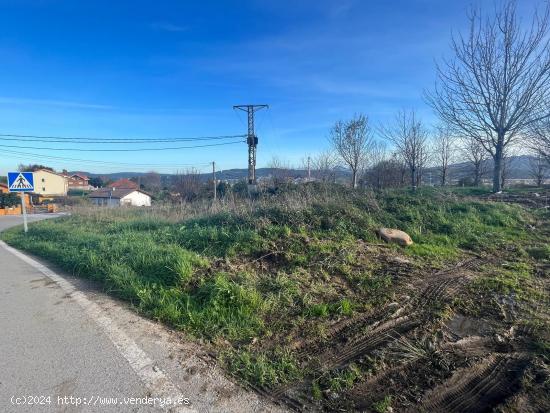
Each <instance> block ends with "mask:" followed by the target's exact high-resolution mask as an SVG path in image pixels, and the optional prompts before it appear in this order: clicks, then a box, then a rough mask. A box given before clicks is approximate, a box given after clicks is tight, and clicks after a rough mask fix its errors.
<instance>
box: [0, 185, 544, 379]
mask: <svg viewBox="0 0 550 413" xmlns="http://www.w3.org/2000/svg"><path fill="white" fill-rule="evenodd" d="M222 209H223V208H222ZM532 219H533V218H532V217H531V215H530V214H529V213H528V212H526V211H525V210H524V209H522V208H520V207H516V206H511V205H506V204H503V203H483V202H477V201H474V200H472V199H466V198H463V197H462V196H460V195H457V194H455V193H450V192H442V193H440V192H437V191H435V190H421V191H418V192H417V193H414V194H413V193H410V192H408V191H403V190H393V191H387V192H382V193H378V194H374V193H371V192H362V191H350V190H348V189H345V188H341V187H337V186H336V187H333V188H330V189H328V190H327V189H326V188H325V189H323V187H319V186H316V185H308V186H306V187H299V188H298V187H297V188H290V189H288V190H287V191H284V192H280V193H278V194H276V195H273V196H266V197H264V198H260V199H258V200H256V201H255V203H254V204H246V205H244V206H238V207H233V208H229V207H227V208H225V210H222V211H221V212H217V213H203V214H195V215H194V216H191V217H189V218H186V219H183V218H180V215H177V218H175V217H171V216H170V214H169V212H167V211H166V210H162V211H160V212H159V213H158V214H157V215H155V214H154V213H152V212H148V211H147V210H146V209H144V210H133V209H129V210H106V209H100V210H97V211H95V212H94V211H92V212H90V211H89V210H88V212H86V213H81V214H79V213H75V214H74V215H72V216H68V217H64V218H60V219H57V220H46V221H42V222H39V223H33V224H32V225H30V228H29V232H28V234H27V235H24V234H23V233H22V231H21V229H20V228H14V229H12V230H10V231H7V232H5V233H3V234H2V235H1V236H2V238H3V239H4V240H5V241H6V242H8V243H9V244H11V245H13V246H15V247H17V248H20V249H23V250H27V251H29V252H32V253H33V254H36V255H37V256H40V257H43V258H45V259H47V260H49V261H51V262H53V263H55V264H57V265H58V266H60V267H61V268H63V269H64V270H66V271H68V272H70V273H72V274H75V275H78V276H81V277H86V278H90V279H93V280H95V281H97V282H99V283H100V284H101V285H102V286H103V287H104V288H105V290H106V291H108V292H110V293H111V294H114V295H116V296H118V297H121V298H123V299H125V300H128V301H129V302H131V303H132V305H133V306H134V307H135V308H136V310H137V311H139V312H141V313H142V314H145V315H147V316H148V317H151V318H153V319H156V320H159V321H161V322H164V323H166V324H168V325H170V326H171V327H173V328H176V329H180V330H183V331H186V332H188V333H189V334H192V335H193V336H196V337H200V338H203V339H206V340H208V341H209V342H210V343H211V345H212V346H213V347H215V348H216V349H218V350H220V351H221V353H220V354H222V356H221V357H222V358H223V360H224V364H225V365H226V366H227V368H228V369H229V370H230V371H231V372H233V373H234V374H237V375H239V376H240V377H242V378H243V379H244V380H247V381H250V382H253V383H256V384H276V383H283V382H287V381H292V380H295V379H296V378H298V377H301V376H302V375H303V374H305V373H306V372H304V371H302V370H301V369H300V368H299V367H298V366H299V363H298V361H297V360H296V358H295V356H294V355H293V354H292V352H291V351H287V350H286V349H285V348H286V346H287V345H288V343H289V342H290V341H291V340H293V339H299V338H305V339H312V338H313V339H315V338H318V339H322V338H323V331H325V330H326V327H327V325H328V323H330V322H331V321H333V320H336V319H343V318H347V317H352V316H353V315H354V314H356V313H358V312H364V311H368V310H369V309H371V308H374V307H376V306H379V305H383V304H384V303H387V302H389V301H390V300H392V299H394V295H395V289H396V288H397V286H398V285H399V280H398V279H396V277H395V276H394V275H391V274H389V273H388V271H387V267H386V265H387V264H386V263H384V262H381V261H379V260H378V259H377V255H376V254H377V253H376V252H375V251H374V252H373V251H372V250H369V249H365V247H364V245H365V243H367V244H368V243H376V244H377V243H380V242H381V241H380V240H378V239H377V237H376V234H375V230H376V229H377V228H378V227H380V226H384V227H393V228H398V229H401V230H404V231H406V232H408V233H409V234H410V235H411V236H412V238H413V240H414V242H415V244H414V245H413V246H412V247H410V248H408V249H405V250H403V249H402V248H400V247H397V246H390V248H389V249H387V251H388V252H392V251H393V252H402V253H404V254H406V255H407V256H408V257H409V259H411V260H412V264H411V265H412V267H413V268H424V269H429V268H432V267H439V266H442V265H444V264H445V263H447V262H449V261H454V260H457V259H459V258H460V257H461V256H462V255H464V254H465V253H466V252H468V251H475V252H476V253H481V252H487V253H491V252H495V251H499V250H500V249H502V248H504V247H505V246H507V245H510V244H517V243H521V242H523V241H524V240H528V239H529V234H528V233H527V231H526V229H525V228H526V225H527V224H528V223H529V222H531V220H532ZM525 255H526V257H529V256H530V257H533V258H540V257H548V247H547V245H545V244H544V243H543V242H539V244H537V246H534V247H532V248H531V249H528V250H527V252H526V254H525ZM526 259H527V258H526ZM510 271H512V272H513V274H514V275H512V272H510ZM525 271H527V269H526V268H523V267H521V268H520V267H517V268H514V269H510V270H503V272H499V273H495V274H494V275H491V276H490V277H488V279H487V280H484V281H482V284H480V285H479V288H486V289H491V290H494V291H501V292H507V291H511V290H513V291H521V289H520V287H521V283H522V282H523V280H524V277H526V276H527V275H526V274H525V273H524V272H525ZM341 373H342V375H343V376H341V377H340V376H338V377H334V378H333V385H334V386H341V385H343V386H345V385H347V383H350V382H351V383H353V381H354V380H355V379H357V377H355V378H353V377H352V376H353V374H354V372H349V371H344V372H341ZM331 386H332V385H331Z"/></svg>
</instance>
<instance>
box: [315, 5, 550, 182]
mask: <svg viewBox="0 0 550 413" xmlns="http://www.w3.org/2000/svg"><path fill="white" fill-rule="evenodd" d="M468 19H469V30H468V31H467V33H466V34H464V35H463V34H458V35H454V36H453V37H452V39H451V51H452V57H451V58H450V59H446V60H443V61H441V62H439V63H438V65H437V69H436V70H437V81H436V84H435V86H434V87H433V88H432V89H431V90H428V91H426V92H425V99H426V102H427V103H428V104H429V105H430V106H431V108H432V109H433V110H434V112H435V113H436V115H437V117H438V118H439V124H438V125H437V126H436V127H434V128H428V127H427V126H426V125H425V124H424V123H423V122H422V120H421V119H419V117H418V115H417V112H416V111H415V110H401V111H399V112H398V113H397V114H396V115H395V117H394V120H393V121H392V122H390V123H388V124H384V125H377V126H373V125H372V124H371V122H370V121H369V118H368V116H367V115H366V114H362V113H360V114H356V115H355V116H353V117H352V118H351V119H349V120H339V121H337V122H336V123H335V124H334V126H333V127H332V128H331V130H330V132H329V141H330V143H331V146H332V148H333V150H334V156H333V157H334V158H335V159H332V157H331V155H329V154H327V153H323V154H320V155H319V156H318V158H316V159H315V160H314V161H313V164H314V165H315V164H318V165H317V166H318V168H317V170H318V171H319V172H320V173H321V175H323V176H327V173H328V170H330V168H331V167H332V168H333V167H334V165H330V164H331V163H334V162H337V161H338V160H339V161H340V162H343V163H344V164H345V165H346V166H347V167H349V169H350V170H351V174H352V176H351V186H352V187H357V186H358V185H359V183H360V180H361V176H362V177H363V179H365V180H366V181H368V182H369V185H372V186H379V187H387V186H397V185H403V184H404V182H405V180H408V181H409V185H410V187H411V188H412V189H413V190H415V189H416V188H417V187H418V186H419V185H420V183H421V182H422V176H423V172H424V170H425V169H426V167H427V166H428V165H431V166H435V167H436V168H437V169H438V171H439V174H438V175H439V177H438V178H439V180H440V182H439V183H440V184H441V185H446V184H448V181H449V175H448V171H449V166H450V165H451V163H452V162H454V161H456V160H463V161H467V162H468V164H469V165H471V175H472V181H473V184H474V185H476V186H477V185H479V184H480V183H481V179H482V177H483V176H484V175H485V173H486V172H487V171H486V170H485V168H486V165H487V160H488V159H490V160H492V165H493V170H492V174H491V175H492V189H493V191H494V192H499V191H501V190H502V188H503V185H504V180H505V178H506V174H507V173H509V159H510V157H511V156H513V155H514V148H517V146H518V144H521V147H522V149H523V150H524V149H526V148H528V149H529V150H530V153H532V154H534V156H535V158H534V159H535V161H533V162H532V165H531V170H532V175H533V178H534V179H535V181H536V183H537V184H539V185H540V184H541V183H542V182H543V180H544V177H545V174H546V171H547V169H548V165H549V162H550V47H549V46H550V30H549V28H550V5H547V6H546V7H545V9H544V10H543V11H539V10H536V9H535V11H534V12H533V15H532V17H531V19H530V21H529V24H527V25H523V24H520V19H519V18H518V15H517V7H516V3H515V1H506V2H504V3H503V4H502V5H501V7H500V8H498V7H497V8H496V9H495V13H494V14H492V15H483V14H482V13H481V12H480V11H479V10H477V9H473V10H472V11H471V13H470V15H469V16H468ZM387 145H390V146H391V148H392V149H391V151H388V150H387V149H386V147H387Z"/></svg>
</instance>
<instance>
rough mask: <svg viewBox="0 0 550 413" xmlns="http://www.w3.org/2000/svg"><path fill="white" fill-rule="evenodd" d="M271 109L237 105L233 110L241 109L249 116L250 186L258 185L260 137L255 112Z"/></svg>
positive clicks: (262, 106)
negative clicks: (257, 170) (256, 132)
mask: <svg viewBox="0 0 550 413" xmlns="http://www.w3.org/2000/svg"><path fill="white" fill-rule="evenodd" d="M264 108H269V106H268V105H235V106H233V109H239V110H242V111H243V112H246V113H247V115H248V135H247V139H246V143H247V144H248V185H256V146H258V137H257V136H256V135H255V133H254V112H257V111H259V110H261V109H264Z"/></svg>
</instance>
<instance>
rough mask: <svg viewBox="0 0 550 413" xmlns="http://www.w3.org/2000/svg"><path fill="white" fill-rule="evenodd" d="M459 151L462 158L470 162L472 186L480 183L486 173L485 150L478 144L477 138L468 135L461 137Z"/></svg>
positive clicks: (486, 157)
mask: <svg viewBox="0 0 550 413" xmlns="http://www.w3.org/2000/svg"><path fill="white" fill-rule="evenodd" d="M461 152H462V156H463V157H464V159H465V160H466V161H467V162H468V163H470V164H471V174H472V180H473V183H474V186H479V185H481V180H482V179H483V177H484V176H485V175H486V174H487V160H488V153H487V151H486V150H485V149H484V148H483V146H482V145H481V144H480V142H479V140H477V139H475V138H472V137H471V136H468V137H465V138H463V139H462V143H461Z"/></svg>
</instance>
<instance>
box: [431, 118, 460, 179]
mask: <svg viewBox="0 0 550 413" xmlns="http://www.w3.org/2000/svg"><path fill="white" fill-rule="evenodd" d="M455 143H456V140H455V137H454V135H453V131H452V129H451V128H449V127H448V126H447V125H440V126H438V127H437V128H436V131H435V136H434V145H433V150H434V159H435V161H436V163H437V169H439V178H440V184H441V186H445V185H447V184H448V181H449V166H450V165H451V163H452V162H454V160H455V150H456V148H455Z"/></svg>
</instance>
